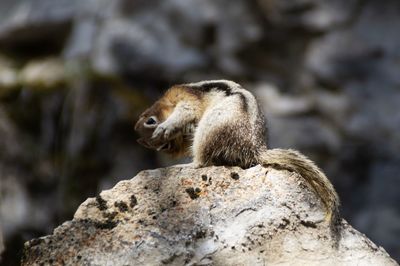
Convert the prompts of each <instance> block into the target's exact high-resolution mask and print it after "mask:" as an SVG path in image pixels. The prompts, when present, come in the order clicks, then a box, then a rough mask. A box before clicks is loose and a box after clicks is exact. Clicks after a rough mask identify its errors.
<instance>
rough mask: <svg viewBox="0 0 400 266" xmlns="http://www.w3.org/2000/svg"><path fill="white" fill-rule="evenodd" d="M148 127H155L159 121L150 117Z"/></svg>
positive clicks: (147, 122)
mask: <svg viewBox="0 0 400 266" xmlns="http://www.w3.org/2000/svg"><path fill="white" fill-rule="evenodd" d="M145 124H146V125H155V124H157V120H156V119H155V118H154V117H150V118H149V119H147V121H146V123H145Z"/></svg>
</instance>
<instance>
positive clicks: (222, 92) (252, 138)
mask: <svg viewBox="0 0 400 266" xmlns="http://www.w3.org/2000/svg"><path fill="white" fill-rule="evenodd" d="M135 130H136V131H137V132H138V133H139V134H140V135H141V136H142V138H140V139H139V140H138V141H139V143H140V144H142V145H144V146H146V147H148V148H152V149H156V150H161V151H165V152H167V153H171V154H175V155H182V154H186V155H191V156H192V157H193V164H194V166H196V167H202V166H209V165H227V166H240V167H242V168H249V167H251V166H253V165H256V164H261V165H263V166H276V167H279V168H283V169H287V170H290V171H295V172H297V173H298V174H299V175H300V176H301V177H303V178H304V179H305V180H306V182H307V183H308V184H310V185H311V186H312V187H313V188H314V190H315V191H316V193H317V194H318V195H319V197H320V198H321V200H322V201H323V203H324V204H325V206H326V212H327V214H326V220H327V221H328V222H329V223H331V226H334V223H336V221H337V219H338V207H339V197H338V195H337V193H336V191H335V189H334V188H333V186H332V184H331V182H330V181H329V179H328V178H327V177H326V176H325V174H324V173H323V172H322V171H321V170H320V169H319V168H318V167H317V166H316V165H315V164H314V163H313V162H312V161H311V160H309V159H308V158H307V157H306V156H304V155H302V154H301V153H299V152H298V151H294V150H285V149H267V145H266V141H265V135H266V134H265V131H266V126H265V119H264V115H263V112H262V111H261V110H260V108H259V105H258V103H257V101H256V99H255V97H254V96H253V95H252V94H251V93H250V92H249V91H247V90H245V89H244V88H242V87H241V86H240V85H239V84H237V83H235V82H232V81H228V80H212V81H202V82H197V83H189V84H182V85H176V86H173V87H171V88H170V89H169V90H167V91H166V93H165V94H164V95H163V96H162V98H161V99H159V100H158V101H157V102H155V103H154V104H153V105H152V106H151V107H150V108H148V109H147V110H146V111H145V112H143V114H142V115H141V116H140V118H139V120H138V122H137V123H136V125H135Z"/></svg>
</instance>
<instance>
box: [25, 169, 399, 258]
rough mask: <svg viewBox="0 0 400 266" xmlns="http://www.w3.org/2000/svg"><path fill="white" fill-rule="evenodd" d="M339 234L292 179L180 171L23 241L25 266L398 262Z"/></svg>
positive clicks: (142, 179) (112, 194) (159, 172)
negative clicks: (336, 239) (337, 236)
mask: <svg viewBox="0 0 400 266" xmlns="http://www.w3.org/2000/svg"><path fill="white" fill-rule="evenodd" d="M205 175H206V176H207V178H204V176H205ZM232 176H239V177H240V178H232ZM189 190H190V191H191V193H188V191H189ZM340 228H341V239H340V241H339V242H334V240H333V239H334V238H332V237H331V230H330V228H329V226H328V225H327V224H325V222H324V209H323V206H322V204H321V202H320V200H319V199H318V198H317V197H316V196H315V194H314V193H313V192H312V191H311V190H310V189H309V188H308V186H307V185H306V184H305V183H304V182H303V180H302V179H301V178H300V177H299V176H298V175H297V174H295V173H290V172H288V171H285V170H275V169H272V168H264V167H261V166H259V165H258V166H255V167H253V168H250V169H247V170H243V169H241V168H238V167H207V168H201V169H193V168H191V167H190V166H188V165H179V166H174V167H169V168H164V169H156V170H149V171H143V172H141V173H139V174H138V175H137V176H136V177H135V178H133V179H131V180H126V181H121V182H119V183H118V184H117V185H116V186H115V187H114V188H112V189H110V190H106V191H103V192H102V193H100V195H98V196H97V197H96V198H89V199H87V200H86V201H85V202H84V203H83V204H82V205H81V206H80V207H79V208H78V210H77V211H76V213H75V215H74V218H73V220H72V221H68V222H65V223H64V224H62V225H61V226H59V227H58V228H56V229H55V230H54V232H53V234H52V235H50V236H45V237H42V238H38V239H33V240H31V241H29V242H27V243H25V250H24V256H23V261H22V265H41V264H53V265H62V264H67V265H76V264H85V265H162V264H165V265H265V264H267V265H289V264H290V265H321V264H322V265H333V264H335V265H355V264H358V265H396V263H395V262H394V260H392V259H391V258H390V257H389V255H388V254H387V253H386V252H385V251H384V250H383V248H380V247H378V246H376V245H375V244H374V243H372V242H371V241H370V240H369V239H368V238H366V237H365V236H364V235H362V234H361V233H359V232H358V231H356V230H355V229H353V228H352V227H351V226H350V225H349V224H347V223H346V222H345V221H344V220H343V221H341V224H340Z"/></svg>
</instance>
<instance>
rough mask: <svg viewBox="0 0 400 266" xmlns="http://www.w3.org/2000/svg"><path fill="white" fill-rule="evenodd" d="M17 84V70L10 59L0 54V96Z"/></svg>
mask: <svg viewBox="0 0 400 266" xmlns="http://www.w3.org/2000/svg"><path fill="white" fill-rule="evenodd" d="M17 85H18V75H17V70H16V69H15V67H14V66H13V64H12V63H11V61H10V60H8V59H7V58H5V57H3V56H1V55H0V97H1V96H3V95H7V93H8V92H9V91H10V90H11V89H13V88H15V87H16V86H17Z"/></svg>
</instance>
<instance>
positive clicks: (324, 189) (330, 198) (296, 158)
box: [260, 149, 339, 228]
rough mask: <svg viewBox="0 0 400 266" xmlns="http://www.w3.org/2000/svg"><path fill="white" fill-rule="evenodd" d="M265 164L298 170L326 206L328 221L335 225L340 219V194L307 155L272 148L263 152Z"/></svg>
mask: <svg viewBox="0 0 400 266" xmlns="http://www.w3.org/2000/svg"><path fill="white" fill-rule="evenodd" d="M260 163H261V164H262V165H264V166H278V167H279V168H283V169H287V170H289V171H294V172H297V173H298V174H299V175H300V176H301V177H303V178H304V179H305V180H306V181H307V183H309V184H310V185H311V186H312V187H313V189H314V190H315V192H316V193H317V194H318V196H319V197H320V198H321V200H322V202H323V203H324V205H325V207H326V218H325V219H326V221H327V222H329V223H330V225H331V226H332V228H333V227H335V225H336V223H337V222H338V219H339V196H338V195H337V193H336V191H335V189H334V187H333V185H332V183H331V182H330V181H329V179H328V178H327V177H326V175H325V174H324V173H323V172H322V171H321V170H320V169H319V168H318V166H316V165H315V163H314V162H312V161H311V160H310V159H308V158H307V157H306V156H305V155H303V154H301V153H300V152H298V151H295V150H285V149H271V150H266V151H264V152H263V153H262V154H261V162H260Z"/></svg>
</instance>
